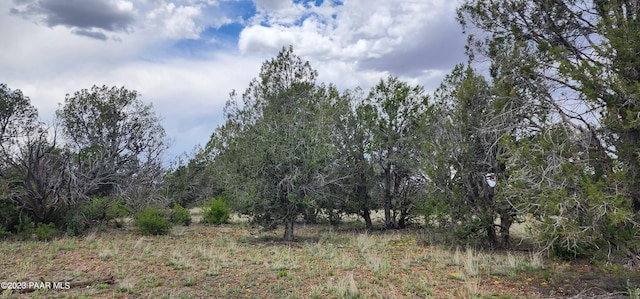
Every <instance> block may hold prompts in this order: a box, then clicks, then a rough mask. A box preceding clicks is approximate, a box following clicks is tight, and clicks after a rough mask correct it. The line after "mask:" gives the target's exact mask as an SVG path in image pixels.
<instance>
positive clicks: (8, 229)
mask: <svg viewBox="0 0 640 299" xmlns="http://www.w3.org/2000/svg"><path fill="white" fill-rule="evenodd" d="M19 223H20V213H19V212H18V208H17V207H16V205H15V204H14V203H12V202H11V201H9V200H0V237H2V236H8V235H11V234H12V233H15V232H16V229H17V227H16V226H17V225H18V224H19Z"/></svg>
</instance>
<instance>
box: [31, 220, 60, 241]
mask: <svg viewBox="0 0 640 299" xmlns="http://www.w3.org/2000/svg"><path fill="white" fill-rule="evenodd" d="M34 233H35V234H36V236H38V240H40V241H49V240H51V237H53V236H54V235H55V234H57V233H58V230H57V229H56V225H55V224H53V223H47V224H43V223H38V226H37V227H36V228H35V231H34Z"/></svg>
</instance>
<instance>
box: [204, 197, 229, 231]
mask: <svg viewBox="0 0 640 299" xmlns="http://www.w3.org/2000/svg"><path fill="white" fill-rule="evenodd" d="M230 216H231V210H230V209H229V206H228V205H227V202H226V201H225V200H224V199H220V198H213V199H211V201H209V203H208V204H207V205H206V206H204V207H203V208H202V223H209V224H217V225H220V224H224V223H226V222H227V221H228V220H229V217H230Z"/></svg>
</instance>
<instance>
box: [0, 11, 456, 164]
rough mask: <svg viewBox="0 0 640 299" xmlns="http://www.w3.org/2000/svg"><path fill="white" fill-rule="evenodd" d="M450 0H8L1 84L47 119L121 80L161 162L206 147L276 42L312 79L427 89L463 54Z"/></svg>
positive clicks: (1, 21)
mask: <svg viewBox="0 0 640 299" xmlns="http://www.w3.org/2000/svg"><path fill="white" fill-rule="evenodd" d="M456 3H457V2H456V1H449V0H398V1H389V0H344V1H336V0H324V1H323V0H293V1H291V0H288V1H286V0H253V1H251V0H11V1H2V2H0V36H2V37H3V46H2V48H0V82H1V83H6V84H7V85H8V87H9V88H11V89H14V90H15V89H20V90H22V91H23V92H24V93H25V94H26V95H27V96H29V97H30V98H31V101H32V103H33V105H34V106H36V108H38V110H39V112H40V116H41V118H42V120H43V121H45V122H49V123H50V122H51V121H52V120H53V116H54V112H55V110H56V109H57V108H58V105H59V104H60V103H62V102H64V98H65V94H68V93H69V94H72V93H73V92H75V91H78V90H81V89H84V88H90V87H91V86H92V85H94V84H95V85H108V86H113V85H117V86H125V87H126V88H129V89H132V90H137V91H138V92H140V94H141V95H142V97H141V99H142V100H143V101H145V102H147V103H153V105H154V109H155V111H156V112H157V113H158V114H159V115H160V116H161V117H162V119H163V120H162V124H163V126H164V128H165V129H166V131H167V134H168V136H169V138H170V139H171V141H172V147H171V148H170V150H169V152H168V154H167V159H171V158H173V157H174V156H177V155H179V154H180V153H182V152H189V151H191V150H192V149H193V148H194V146H196V145H197V144H204V143H206V142H207V140H208V139H209V136H210V135H211V133H212V132H213V130H214V129H215V128H216V127H217V126H218V125H220V124H221V123H222V122H223V113H222V108H223V107H224V103H225V102H226V101H227V100H228V99H229V92H231V91H232V90H234V89H235V90H237V91H244V89H245V88H246V87H247V86H248V83H249V81H250V80H251V79H252V78H253V77H256V76H257V75H258V71H259V69H260V65H261V64H262V62H263V61H265V60H267V59H270V58H272V57H273V56H275V55H276V54H277V52H278V51H279V50H280V49H281V48H282V47H283V46H289V45H293V47H294V51H295V52H296V53H297V54H298V55H300V56H301V57H302V58H303V59H306V60H308V61H309V62H310V63H311V65H312V66H313V67H314V68H315V69H317V70H318V72H319V74H320V76H319V79H320V81H322V82H326V83H334V84H336V85H337V86H338V88H340V89H347V88H355V87H357V86H360V87H362V88H363V89H365V90H367V89H369V88H370V87H371V86H373V85H375V84H376V83H377V82H378V81H379V80H380V79H382V78H384V77H386V76H388V75H395V76H399V77H400V78H401V79H403V80H406V81H408V82H410V83H412V84H421V85H423V86H425V87H426V89H427V90H428V91H431V90H433V89H434V88H436V87H437V86H438V84H439V83H440V81H441V80H442V78H443V76H444V75H445V74H447V73H448V72H449V71H450V70H451V68H452V67H453V66H454V65H455V64H457V63H461V62H465V61H466V58H465V56H464V44H465V37H464V36H463V35H462V32H461V28H460V26H459V25H458V24H457V23H456V21H455V6H456Z"/></svg>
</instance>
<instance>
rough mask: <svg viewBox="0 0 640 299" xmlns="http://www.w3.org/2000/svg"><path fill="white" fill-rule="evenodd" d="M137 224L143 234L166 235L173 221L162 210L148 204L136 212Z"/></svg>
mask: <svg viewBox="0 0 640 299" xmlns="http://www.w3.org/2000/svg"><path fill="white" fill-rule="evenodd" d="M135 226H136V228H137V229H138V232H140V233H141V234H143V235H165V234H167V233H169V229H170V228H171V223H170V222H169V217H168V216H167V214H166V213H164V212H163V211H162V210H160V209H158V208H156V207H152V206H147V207H146V208H144V210H142V211H140V212H138V213H137V214H136V217H135Z"/></svg>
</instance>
